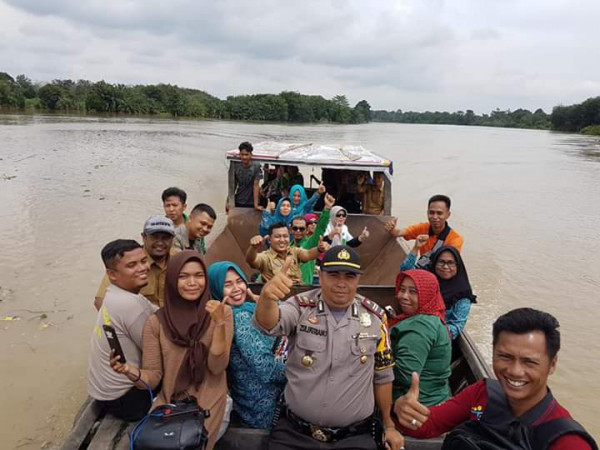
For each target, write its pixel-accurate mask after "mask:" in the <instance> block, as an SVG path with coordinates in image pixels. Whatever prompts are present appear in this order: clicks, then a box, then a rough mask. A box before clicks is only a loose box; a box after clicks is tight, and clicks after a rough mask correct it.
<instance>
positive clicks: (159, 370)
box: [111, 250, 233, 449]
mask: <svg viewBox="0 0 600 450" xmlns="http://www.w3.org/2000/svg"><path fill="white" fill-rule="evenodd" d="M209 292H210V289H209V283H208V281H207V274H206V266H205V264H204V261H203V260H202V258H201V256H200V254H199V253H198V252H197V251H195V250H185V251H182V252H180V253H177V254H176V255H174V256H173V258H171V260H170V261H169V265H168V267H167V284H166V296H165V306H164V307H163V308H161V309H160V310H159V311H158V312H156V314H153V315H152V316H150V318H149V319H148V321H147V322H146V325H145V326H144V338H143V344H144V347H143V362H142V368H141V370H140V368H139V367H140V365H139V362H133V361H129V360H128V361H127V363H126V364H121V363H120V362H119V361H118V358H113V359H112V360H111V365H112V368H113V370H114V371H115V372H117V373H119V374H121V375H120V376H121V377H122V378H127V379H128V380H129V381H130V382H133V383H135V385H136V386H137V388H138V389H140V392H141V393H142V394H145V395H146V397H147V396H148V392H147V391H146V387H145V386H146V385H148V386H150V387H151V388H152V389H154V388H156V387H157V386H158V385H159V384H160V383H161V382H162V386H161V390H160V392H159V394H158V396H157V397H156V400H155V401H154V404H153V405H152V407H153V409H154V408H156V407H158V406H160V405H163V404H165V403H171V402H174V401H177V400H182V399H185V398H189V397H193V398H195V400H196V402H197V403H198V406H200V407H201V408H203V409H205V410H209V411H210V417H208V418H207V419H206V420H205V422H204V425H205V426H206V429H207V430H208V446H207V449H212V448H213V447H214V445H215V443H216V441H217V439H218V437H219V429H220V428H221V423H222V422H223V421H224V420H225V421H226V422H228V421H229V417H226V416H225V412H226V404H227V375H226V369H227V365H228V364H229V353H230V349H231V341H232V339H233V316H232V312H231V307H230V306H228V305H225V304H224V303H223V302H219V301H216V300H209V299H210V294H209ZM144 383H145V384H144ZM223 432H224V430H223Z"/></svg>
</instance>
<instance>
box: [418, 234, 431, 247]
mask: <svg viewBox="0 0 600 450" xmlns="http://www.w3.org/2000/svg"><path fill="white" fill-rule="evenodd" d="M428 240H429V235H428V234H420V235H418V236H417V238H416V239H415V248H416V249H417V250H418V249H420V248H421V247H423V246H424V245H425V244H426V243H427V241H428Z"/></svg>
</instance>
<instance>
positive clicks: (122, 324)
mask: <svg viewBox="0 0 600 450" xmlns="http://www.w3.org/2000/svg"><path fill="white" fill-rule="evenodd" d="M157 309H158V307H157V306H155V305H153V304H152V303H150V302H149V301H148V300H147V299H146V297H144V296H143V295H141V294H133V293H131V292H129V291H125V290H123V289H121V288H120V287H118V286H115V285H114V284H111V285H110V286H109V287H108V289H107V290H106V295H105V296H104V301H103V302H102V307H101V308H100V311H98V315H97V316H96V325H95V327H94V332H93V333H92V339H91V349H90V355H89V360H88V394H90V396H91V397H92V398H95V399H96V400H115V399H117V398H119V397H122V396H123V395H124V394H125V393H126V392H127V391H128V390H129V389H131V388H132V387H133V383H132V382H131V381H129V379H128V378H127V377H126V376H125V375H123V374H119V373H117V372H115V371H114V370H113V369H112V368H111V367H110V362H109V358H110V347H109V345H108V341H107V340H106V336H105V335H104V330H103V329H102V325H112V326H113V327H114V328H115V331H116V332H117V337H118V338H119V343H120V344H121V348H122V349H123V353H124V354H125V358H126V359H127V362H128V363H131V364H133V365H134V366H136V367H140V364H141V361H142V359H141V355H142V331H143V329H144V325H145V323H146V320H147V319H148V317H150V315H151V314H152V313H154V312H155V311H156V310H157Z"/></svg>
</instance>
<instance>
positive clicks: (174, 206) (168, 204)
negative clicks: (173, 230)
mask: <svg viewBox="0 0 600 450" xmlns="http://www.w3.org/2000/svg"><path fill="white" fill-rule="evenodd" d="M186 206H187V205H186V204H185V203H183V202H182V201H181V199H180V198H179V197H177V196H176V195H172V196H171V197H167V198H166V200H165V201H164V203H163V208H164V210H165V215H166V216H167V217H168V218H169V219H171V220H172V221H173V222H175V223H179V222H181V221H182V220H183V211H185V208H186Z"/></svg>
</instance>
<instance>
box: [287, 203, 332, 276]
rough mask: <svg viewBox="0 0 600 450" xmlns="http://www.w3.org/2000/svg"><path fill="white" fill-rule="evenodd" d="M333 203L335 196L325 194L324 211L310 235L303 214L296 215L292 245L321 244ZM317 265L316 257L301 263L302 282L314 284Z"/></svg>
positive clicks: (308, 245) (308, 247) (306, 247)
mask: <svg viewBox="0 0 600 450" xmlns="http://www.w3.org/2000/svg"><path fill="white" fill-rule="evenodd" d="M333 205H335V198H333V197H332V196H331V195H329V194H325V206H324V207H323V213H322V214H321V218H320V219H319V222H318V223H317V226H316V227H315V230H314V232H313V234H311V235H310V236H308V224H307V221H306V219H305V218H304V217H303V216H298V217H294V218H293V219H292V236H293V237H294V242H293V244H292V245H293V246H294V247H300V248H303V249H305V250H310V249H311V248H313V247H317V246H318V245H319V242H320V239H321V236H323V234H324V233H325V229H326V228H327V224H328V223H329V214H330V212H331V208H332V207H333ZM316 265H317V260H316V259H311V260H310V261H307V262H305V263H302V264H300V272H301V275H302V284H308V285H311V284H313V280H314V278H315V266H316Z"/></svg>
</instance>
